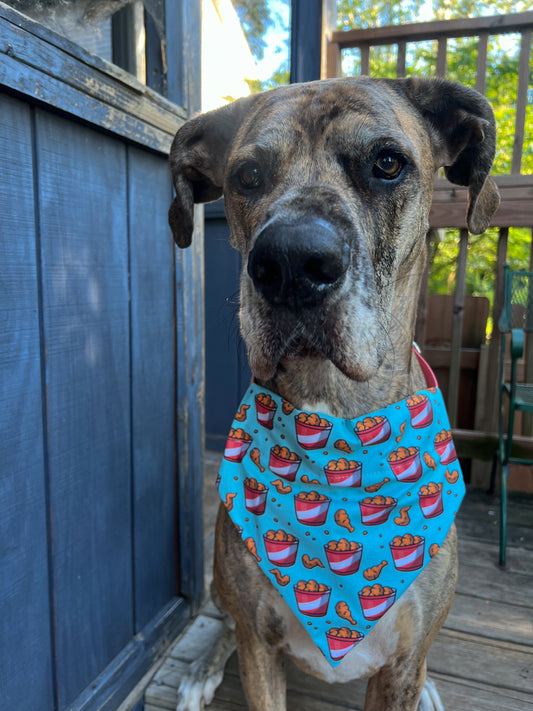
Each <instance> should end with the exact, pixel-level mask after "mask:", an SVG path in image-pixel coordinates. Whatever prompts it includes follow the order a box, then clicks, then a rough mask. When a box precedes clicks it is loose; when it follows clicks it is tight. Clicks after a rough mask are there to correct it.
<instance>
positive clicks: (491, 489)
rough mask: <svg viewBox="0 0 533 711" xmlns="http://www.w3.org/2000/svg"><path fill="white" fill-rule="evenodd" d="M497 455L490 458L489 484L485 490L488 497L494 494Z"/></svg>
mask: <svg viewBox="0 0 533 711" xmlns="http://www.w3.org/2000/svg"><path fill="white" fill-rule="evenodd" d="M498 461H499V454H495V455H494V457H493V458H492V467H491V468H490V483H489V488H488V490H487V494H488V495H489V496H494V494H495V492H496V470H497V469H498Z"/></svg>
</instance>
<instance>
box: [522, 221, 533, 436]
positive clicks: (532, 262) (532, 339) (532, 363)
mask: <svg viewBox="0 0 533 711" xmlns="http://www.w3.org/2000/svg"><path fill="white" fill-rule="evenodd" d="M532 232H533V230H532ZM532 236H533V234H532ZM530 250H531V251H530V257H529V269H530V271H533V241H532V243H531V247H530ZM532 286H533V285H532V284H531V282H530V283H529V285H528V304H527V307H528V308H527V321H526V326H527V327H528V328H530V327H531V319H532V314H531V313H530V308H531V305H532V304H531V299H532V297H533V294H532ZM525 346H526V353H525V366H524V368H525V374H524V381H525V382H526V383H533V333H531V332H529V331H528V332H526V343H525ZM522 434H523V435H526V436H527V437H531V436H532V435H533V415H532V414H531V413H529V412H524V413H523V416H522Z"/></svg>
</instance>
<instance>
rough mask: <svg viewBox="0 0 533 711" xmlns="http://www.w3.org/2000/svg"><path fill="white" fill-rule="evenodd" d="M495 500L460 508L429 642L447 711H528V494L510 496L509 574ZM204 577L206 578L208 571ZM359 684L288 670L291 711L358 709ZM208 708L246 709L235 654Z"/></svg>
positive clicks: (532, 584)
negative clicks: (442, 614)
mask: <svg viewBox="0 0 533 711" xmlns="http://www.w3.org/2000/svg"><path fill="white" fill-rule="evenodd" d="M218 461H219V459H218V456H217V455H213V454H208V456H207V459H206V470H207V471H206V477H205V478H206V487H205V489H206V494H205V498H204V506H205V511H204V516H205V520H206V522H207V525H206V538H205V550H206V559H207V560H208V561H210V559H211V556H212V544H213V530H212V522H213V519H214V511H215V509H216V506H217V505H218V499H217V495H216V492H215V491H214V486H212V482H213V481H214V473H213V472H214V471H215V470H216V468H217V466H218ZM498 522H499V510H498V499H497V497H489V496H488V495H487V494H486V493H485V492H483V491H480V490H478V489H470V490H469V491H468V493H467V496H466V497H465V500H464V503H463V505H462V507H461V510H460V513H459V517H458V522H457V527H458V531H459V560H460V563H459V583H458V586H457V592H456V596H455V601H454V604H453V607H452V610H451V612H450V614H449V616H448V619H447V621H446V624H445V625H444V627H443V629H442V630H441V631H440V633H439V634H438V636H437V639H436V641H435V643H434V644H433V646H432V648H431V651H430V654H429V659H428V667H429V673H430V675H431V677H432V678H433V680H434V681H435V683H436V685H437V687H438V689H439V692H440V694H441V698H442V701H443V703H444V706H445V708H446V711H526V710H528V709H529V710H532V711H533V496H528V495H519V496H517V495H511V496H510V503H509V529H508V531H509V532H508V536H509V544H510V545H509V552H508V569H507V570H505V571H503V570H500V569H499V568H498V566H497V556H498V546H497V541H498V530H499V529H498ZM206 576H207V578H209V576H210V572H209V567H208V566H207V572H206ZM364 692H365V682H354V683H350V684H333V685H327V684H326V685H325V684H323V683H322V682H318V681H316V680H315V679H313V678H312V677H309V676H307V675H305V674H303V673H302V672H301V671H299V670H298V669H296V668H295V667H294V666H293V665H290V664H289V665H288V707H289V708H290V709H291V711H341V710H343V709H354V710H355V709H358V710H359V709H362V708H363V699H364ZM208 709H209V711H237V710H242V709H246V702H245V700H244V695H243V691H242V688H241V685H240V681H239V674H238V662H237V659H236V655H233V657H232V658H231V659H230V661H229V662H228V665H227V668H226V674H225V677H224V681H223V682H222V685H221V686H220V687H219V689H218V691H217V693H216V696H215V699H214V701H213V703H212V704H211V705H210V706H209V707H208Z"/></svg>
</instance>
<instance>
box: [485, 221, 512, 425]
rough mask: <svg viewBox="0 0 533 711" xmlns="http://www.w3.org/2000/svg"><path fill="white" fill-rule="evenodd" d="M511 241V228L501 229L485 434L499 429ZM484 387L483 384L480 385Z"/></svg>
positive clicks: (486, 387)
mask: <svg viewBox="0 0 533 711" xmlns="http://www.w3.org/2000/svg"><path fill="white" fill-rule="evenodd" d="M508 239H509V228H508V227H501V228H500V235H499V239H498V251H497V259H496V278H495V283H494V304H493V307H492V334H491V337H490V342H489V357H488V365H487V379H486V385H485V391H486V398H485V413H484V417H483V430H484V431H485V432H496V431H497V429H498V412H499V390H500V384H499V382H498V373H499V363H500V331H499V329H498V320H499V318H500V314H501V311H502V305H503V269H504V266H505V260H506V258H507V242H508ZM480 387H482V384H481V385H480Z"/></svg>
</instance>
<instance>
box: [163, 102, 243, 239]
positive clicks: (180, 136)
mask: <svg viewBox="0 0 533 711" xmlns="http://www.w3.org/2000/svg"><path fill="white" fill-rule="evenodd" d="M251 98H252V97H250V98H244V99H239V100H238V101H235V102H234V103H232V104H228V105H227V106H223V107H222V108H220V109H215V110H214V111H209V112H207V113H205V114H201V115H199V116H197V117H196V118H193V119H191V120H190V121H187V123H185V124H184V125H183V126H182V127H181V128H180V129H179V131H178V132H177V133H176V136H175V137H174V141H173V142H172V147H171V149H170V168H171V171H172V181H173V183H174V189H175V191H176V197H175V198H174V200H173V201H172V204H171V206H170V209H169V211H168V222H169V224H170V228H171V230H172V234H173V236H174V240H175V242H176V244H177V245H178V246H179V247H188V246H189V245H190V243H191V239H192V233H193V228H194V203H196V202H211V201H212V200H217V199H218V198H219V197H220V196H221V195H222V186H223V181H224V168H225V165H226V156H227V153H228V148H229V146H230V145H231V142H232V140H233V138H234V136H235V134H236V133H237V131H238V129H239V126H240V124H241V121H242V117H243V116H244V114H245V112H246V110H247V108H248V104H249V102H250V99H251Z"/></svg>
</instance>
